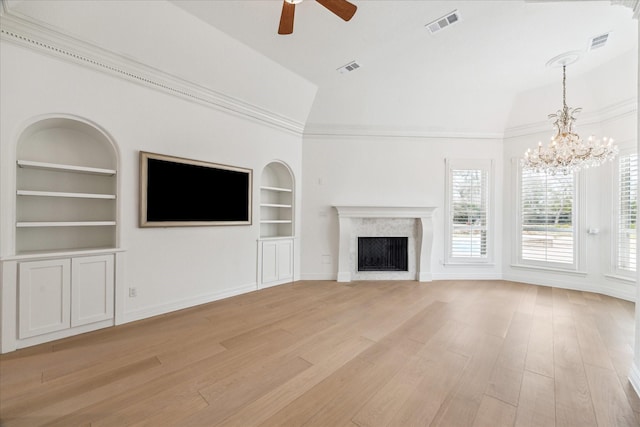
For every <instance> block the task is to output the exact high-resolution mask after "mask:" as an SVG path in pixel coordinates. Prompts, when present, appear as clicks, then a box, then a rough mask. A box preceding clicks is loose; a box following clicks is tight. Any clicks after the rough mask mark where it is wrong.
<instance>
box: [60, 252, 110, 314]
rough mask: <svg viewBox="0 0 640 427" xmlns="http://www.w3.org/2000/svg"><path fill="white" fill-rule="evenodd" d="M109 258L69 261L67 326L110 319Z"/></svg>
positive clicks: (82, 258) (104, 256)
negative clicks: (69, 301)
mask: <svg viewBox="0 0 640 427" xmlns="http://www.w3.org/2000/svg"><path fill="white" fill-rule="evenodd" d="M113 267H114V265H113V255H101V256H92V257H79V258H73V260H72V261H71V326H81V325H87V324H89V323H94V322H99V321H101V320H107V319H113V308H114V306H113V304H114V301H113V296H114V268H113Z"/></svg>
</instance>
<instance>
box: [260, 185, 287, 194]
mask: <svg viewBox="0 0 640 427" xmlns="http://www.w3.org/2000/svg"><path fill="white" fill-rule="evenodd" d="M260 189H261V190H267V191H282V192H285V193H291V192H292V191H293V190H292V189H290V188H282V187H267V186H262V187H260Z"/></svg>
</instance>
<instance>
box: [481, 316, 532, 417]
mask: <svg viewBox="0 0 640 427" xmlns="http://www.w3.org/2000/svg"><path fill="white" fill-rule="evenodd" d="M532 323H533V320H532V316H531V315H529V314H522V313H515V314H514V317H513V319H512V321H511V325H510V326H509V331H508V332H507V336H506V337H505V339H504V342H503V344H502V349H501V350H500V355H499V356H498V360H497V362H496V364H495V366H494V368H493V372H492V373H491V378H490V380H489V387H488V389H487V391H486V393H487V395H489V396H492V397H495V398H496V399H499V400H502V401H503V402H507V403H509V404H511V405H513V406H517V405H518V398H519V394H520V386H521V384H522V375H523V373H524V366H525V360H526V357H527V350H528V345H529V336H530V334H531V326H532Z"/></svg>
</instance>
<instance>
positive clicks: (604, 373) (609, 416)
mask: <svg viewBox="0 0 640 427" xmlns="http://www.w3.org/2000/svg"><path fill="white" fill-rule="evenodd" d="M585 371H586V373H587V379H588V381H589V390H590V391H591V396H592V399H593V405H594V410H595V413H596V419H597V420H598V425H600V426H616V427H633V426H635V427H637V419H636V416H635V414H634V413H633V409H632V408H631V405H629V403H628V402H627V400H626V395H625V393H624V390H623V389H622V386H621V385H620V382H619V381H618V377H617V375H616V373H615V372H614V371H613V370H609V369H605V368H602V367H599V366H592V365H588V364H586V365H585Z"/></svg>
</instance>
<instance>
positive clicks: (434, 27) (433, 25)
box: [425, 10, 460, 34]
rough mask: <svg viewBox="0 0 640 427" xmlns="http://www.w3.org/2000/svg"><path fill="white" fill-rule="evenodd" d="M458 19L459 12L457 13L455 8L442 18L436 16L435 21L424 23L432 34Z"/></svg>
mask: <svg viewBox="0 0 640 427" xmlns="http://www.w3.org/2000/svg"><path fill="white" fill-rule="evenodd" d="M459 20H460V14H459V13H458V11H457V10H454V11H453V12H451V13H448V14H447V15H445V16H443V17H442V18H438V19H436V20H435V21H433V22H430V23H428V24H427V25H425V27H427V28H428V29H429V31H431V34H433V33H435V32H438V31H440V30H442V29H443V28H445V27H448V26H449V25H453V24H455V23H456V22H458V21H459Z"/></svg>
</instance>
